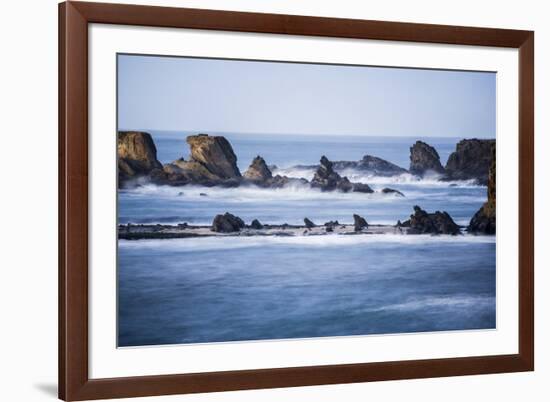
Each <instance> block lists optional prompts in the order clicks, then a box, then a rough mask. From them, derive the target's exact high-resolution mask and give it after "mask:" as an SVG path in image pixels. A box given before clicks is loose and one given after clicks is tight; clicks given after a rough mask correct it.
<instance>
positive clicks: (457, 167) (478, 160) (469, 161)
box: [445, 139, 496, 184]
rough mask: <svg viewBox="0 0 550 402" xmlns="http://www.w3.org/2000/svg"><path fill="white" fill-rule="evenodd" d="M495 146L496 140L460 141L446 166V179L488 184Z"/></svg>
mask: <svg viewBox="0 0 550 402" xmlns="http://www.w3.org/2000/svg"><path fill="white" fill-rule="evenodd" d="M495 144H496V141H495V140H478V139H470V140H462V141H460V142H459V143H458V144H456V150H455V151H454V152H453V153H452V154H451V155H449V159H448V160H447V164H446V165H445V179H447V180H469V179H476V180H477V181H478V182H479V183H481V184H487V181H488V176H489V168H490V167H491V162H492V160H493V147H494V146H495Z"/></svg>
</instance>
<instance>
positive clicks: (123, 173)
mask: <svg viewBox="0 0 550 402" xmlns="http://www.w3.org/2000/svg"><path fill="white" fill-rule="evenodd" d="M117 154H118V175H119V184H123V183H124V182H125V181H126V180H129V179H133V178H137V177H140V176H146V175H148V174H149V173H151V172H152V171H153V170H155V169H162V164H161V163H160V162H159V161H158V159H157V148H156V147H155V143H154V142H153V138H152V137H151V134H149V133H145V132H140V131H119V132H118V137H117Z"/></svg>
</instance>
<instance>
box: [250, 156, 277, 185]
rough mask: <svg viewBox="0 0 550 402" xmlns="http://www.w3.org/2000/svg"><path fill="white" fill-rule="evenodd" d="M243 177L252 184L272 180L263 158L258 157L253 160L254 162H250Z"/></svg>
mask: <svg viewBox="0 0 550 402" xmlns="http://www.w3.org/2000/svg"><path fill="white" fill-rule="evenodd" d="M243 177H244V178H245V179H247V180H250V181H253V182H265V181H267V180H270V179H271V178H273V175H272V174H271V170H269V167H268V166H267V164H266V163H265V160H264V158H262V157H261V156H259V155H258V156H256V157H255V158H254V160H252V163H251V164H250V166H249V167H248V169H247V171H246V172H245V173H244V175H243Z"/></svg>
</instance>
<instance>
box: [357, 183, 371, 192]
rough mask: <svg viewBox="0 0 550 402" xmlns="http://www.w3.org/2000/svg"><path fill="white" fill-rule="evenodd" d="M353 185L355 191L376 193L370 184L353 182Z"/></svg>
mask: <svg viewBox="0 0 550 402" xmlns="http://www.w3.org/2000/svg"><path fill="white" fill-rule="evenodd" d="M352 186H353V192H354V193H367V194H371V193H374V190H373V189H372V188H370V186H369V185H368V184H365V183H353V184H352Z"/></svg>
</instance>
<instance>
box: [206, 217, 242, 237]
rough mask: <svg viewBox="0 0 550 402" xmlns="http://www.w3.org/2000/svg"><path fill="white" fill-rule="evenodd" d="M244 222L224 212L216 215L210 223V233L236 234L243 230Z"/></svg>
mask: <svg viewBox="0 0 550 402" xmlns="http://www.w3.org/2000/svg"><path fill="white" fill-rule="evenodd" d="M244 226H245V225H244V221H243V220H242V219H241V218H239V217H238V216H235V215H232V214H230V213H229V212H226V213H225V214H223V215H216V216H215V217H214V221H213V222H212V229H211V230H212V231H213V232H219V233H232V232H238V231H239V230H241V229H242V228H244Z"/></svg>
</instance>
